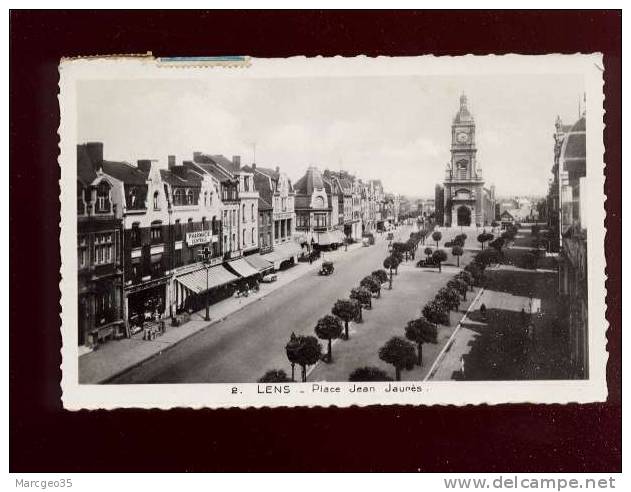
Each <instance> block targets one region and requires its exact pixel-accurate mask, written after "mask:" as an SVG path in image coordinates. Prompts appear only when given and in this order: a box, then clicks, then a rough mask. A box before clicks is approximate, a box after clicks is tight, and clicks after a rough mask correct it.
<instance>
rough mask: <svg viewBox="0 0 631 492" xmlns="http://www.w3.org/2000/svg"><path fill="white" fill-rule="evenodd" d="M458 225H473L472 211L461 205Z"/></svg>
mask: <svg viewBox="0 0 631 492" xmlns="http://www.w3.org/2000/svg"><path fill="white" fill-rule="evenodd" d="M457 213H458V225H459V226H470V225H471V210H470V209H469V207H466V206H464V205H461V206H460V207H458V212H457Z"/></svg>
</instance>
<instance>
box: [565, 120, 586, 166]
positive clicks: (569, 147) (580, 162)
mask: <svg viewBox="0 0 631 492" xmlns="http://www.w3.org/2000/svg"><path fill="white" fill-rule="evenodd" d="M586 150H587V149H586V138H585V116H583V117H581V118H580V119H579V120H578V121H577V122H576V123H575V124H574V125H573V126H572V129H571V130H570V132H569V133H568V134H567V135H566V136H565V140H564V142H563V147H562V149H561V158H562V159H563V166H564V169H565V170H566V171H568V172H571V173H572V174H575V175H580V176H585V171H586V170H585V164H586V162H585V159H586V154H587V152H586Z"/></svg>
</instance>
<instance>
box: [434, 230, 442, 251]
mask: <svg viewBox="0 0 631 492" xmlns="http://www.w3.org/2000/svg"><path fill="white" fill-rule="evenodd" d="M442 238H443V234H442V233H441V232H440V231H435V232H433V233H432V239H433V240H434V241H436V247H437V248H438V241H440V240H441V239H442Z"/></svg>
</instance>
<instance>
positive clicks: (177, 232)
mask: <svg viewBox="0 0 631 492" xmlns="http://www.w3.org/2000/svg"><path fill="white" fill-rule="evenodd" d="M175 240H176V241H181V240H182V224H181V223H180V219H177V220H176V221H175Z"/></svg>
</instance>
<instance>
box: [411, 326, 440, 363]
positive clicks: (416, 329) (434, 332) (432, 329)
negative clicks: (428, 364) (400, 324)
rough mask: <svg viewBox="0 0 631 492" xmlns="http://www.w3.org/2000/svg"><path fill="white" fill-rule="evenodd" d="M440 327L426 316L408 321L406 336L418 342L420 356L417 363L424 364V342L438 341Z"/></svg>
mask: <svg viewBox="0 0 631 492" xmlns="http://www.w3.org/2000/svg"><path fill="white" fill-rule="evenodd" d="M437 337H438V328H437V327H436V325H435V324H434V323H430V322H429V321H427V320H426V319H425V318H418V319H413V320H412V321H408V324H407V325H406V327H405V338H407V339H408V340H410V341H411V342H414V343H416V345H417V351H418V358H417V360H416V365H418V366H422V365H423V344H424V343H437Z"/></svg>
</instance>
